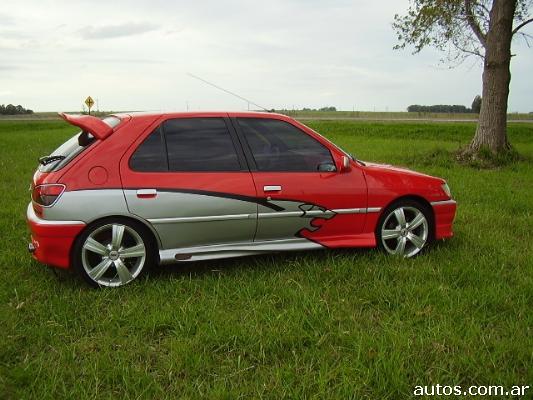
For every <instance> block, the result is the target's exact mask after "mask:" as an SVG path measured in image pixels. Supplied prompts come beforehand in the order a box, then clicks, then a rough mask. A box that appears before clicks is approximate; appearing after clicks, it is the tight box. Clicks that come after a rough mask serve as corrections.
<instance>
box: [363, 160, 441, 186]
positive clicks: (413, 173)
mask: <svg viewBox="0 0 533 400" xmlns="http://www.w3.org/2000/svg"><path fill="white" fill-rule="evenodd" d="M364 163H365V168H367V169H370V170H373V171H390V172H396V173H398V174H402V175H411V176H419V177H425V178H432V179H438V180H439V181H442V182H444V180H443V179H441V178H437V177H435V176H431V175H427V174H423V173H421V172H416V171H413V170H411V169H408V168H402V167H395V166H394V165H390V164H378V163H372V162H366V161H364Z"/></svg>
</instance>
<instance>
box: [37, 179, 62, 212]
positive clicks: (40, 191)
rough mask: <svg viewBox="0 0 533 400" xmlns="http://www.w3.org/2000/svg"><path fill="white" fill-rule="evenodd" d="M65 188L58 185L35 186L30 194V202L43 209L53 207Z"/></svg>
mask: <svg viewBox="0 0 533 400" xmlns="http://www.w3.org/2000/svg"><path fill="white" fill-rule="evenodd" d="M65 188H66V186H65V185H61V184H59V183H54V184H46V185H39V186H35V187H34V188H33V190H32V192H31V198H32V200H33V201H34V202H35V203H36V204H38V205H40V206H43V207H50V206H53V205H54V203H55V202H56V201H57V199H58V198H59V196H61V195H62V194H63V192H64V191H65Z"/></svg>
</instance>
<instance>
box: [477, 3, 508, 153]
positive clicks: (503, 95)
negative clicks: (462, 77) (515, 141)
mask: <svg viewBox="0 0 533 400" xmlns="http://www.w3.org/2000/svg"><path fill="white" fill-rule="evenodd" d="M515 8H516V0H494V1H493V3H492V9H491V10H490V23H489V30H488V32H487V36H486V44H485V60H484V63H483V95H482V98H483V101H482V102H481V111H480V113H479V122H478V125H477V129H476V134H475V136H474V139H473V140H472V142H471V143H470V146H469V148H468V150H469V152H470V153H472V154H476V153H478V152H479V151H480V150H481V149H483V148H486V149H489V150H490V151H491V152H492V153H495V154H496V153H501V152H504V151H506V150H509V149H510V148H511V145H510V144H509V141H508V140H507V99H508V97H509V83H510V82H511V71H510V70H509V66H510V63H511V40H512V38H513V33H512V31H513V17H514V13H515Z"/></svg>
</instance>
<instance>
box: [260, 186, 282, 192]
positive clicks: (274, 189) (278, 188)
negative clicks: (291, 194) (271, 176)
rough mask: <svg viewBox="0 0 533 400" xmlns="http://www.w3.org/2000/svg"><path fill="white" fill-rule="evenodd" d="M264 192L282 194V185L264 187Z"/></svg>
mask: <svg viewBox="0 0 533 400" xmlns="http://www.w3.org/2000/svg"><path fill="white" fill-rule="evenodd" d="M263 192H281V185H266V186H263Z"/></svg>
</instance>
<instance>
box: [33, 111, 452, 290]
mask: <svg viewBox="0 0 533 400" xmlns="http://www.w3.org/2000/svg"><path fill="white" fill-rule="evenodd" d="M61 116H62V117H63V118H64V119H65V120H66V121H67V122H69V123H70V124H72V125H75V126H77V127H79V128H80V129H81V132H80V133H78V134H76V135H75V136H74V137H72V138H71V139H69V140H68V141H67V142H65V143H64V144H63V145H61V146H60V147H59V148H58V149H57V150H55V151H54V152H53V153H52V154H51V155H49V156H46V157H42V158H41V159H40V160H39V161H40V166H39V169H38V170H37V171H36V172H35V175H34V177H33V182H32V187H31V189H32V201H31V203H30V204H29V206H28V211H27V219H28V224H29V227H30V230H31V243H30V244H29V250H30V252H31V253H32V254H33V256H34V257H35V258H36V259H37V260H39V261H40V262H42V263H45V264H49V265H52V266H55V267H59V268H74V269H75V270H76V271H77V272H79V273H80V274H81V275H82V276H83V277H84V278H85V279H86V280H87V282H89V283H90V284H92V285H95V286H121V285H124V284H126V283H128V282H131V281H132V280H133V279H135V278H136V277H138V276H139V275H140V274H141V273H142V272H143V271H144V270H146V269H147V267H149V266H150V265H153V264H156V263H160V264H167V263H173V262H178V261H179V262H183V261H196V260H207V259H216V258H224V257H236V256H245V255H252V254H258V253H264V252H273V251H286V250H307V249H321V248H325V247H327V248H337V247H376V246H377V247H380V248H381V249H383V250H385V251H386V252H388V253H391V254H396V255H400V256H404V257H412V256H414V255H415V254H417V253H419V252H420V251H421V250H422V249H423V248H425V247H426V246H427V245H428V244H429V243H430V242H431V241H432V240H434V239H443V238H448V237H451V236H452V235H453V232H452V222H453V219H454V216H455V211H456V203H455V201H454V200H453V199H452V198H451V194H450V190H449V188H448V186H447V184H446V182H445V181H444V180H442V179H440V178H435V177H432V176H428V175H424V174H420V173H417V172H413V171H409V170H406V169H401V168H395V167H392V166H390V165H380V164H373V163H366V162H362V161H359V160H356V159H354V158H353V157H352V156H350V155H349V154H348V153H346V152H344V151H343V150H341V149H340V148H339V147H337V146H336V145H334V144H333V143H331V142H329V141H328V140H327V139H325V138H324V137H322V136H321V135H319V134H318V133H316V132H315V131H313V130H312V129H310V128H308V127H306V126H305V125H302V124H301V123H299V122H298V121H295V120H293V119H291V118H289V117H286V116H284V115H278V114H270V113H243V112H196V113H151V114H146V113H139V114H137V113H135V114H117V115H112V116H110V117H107V118H105V119H103V120H100V119H98V118H96V117H93V116H75V115H66V114H61Z"/></svg>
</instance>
